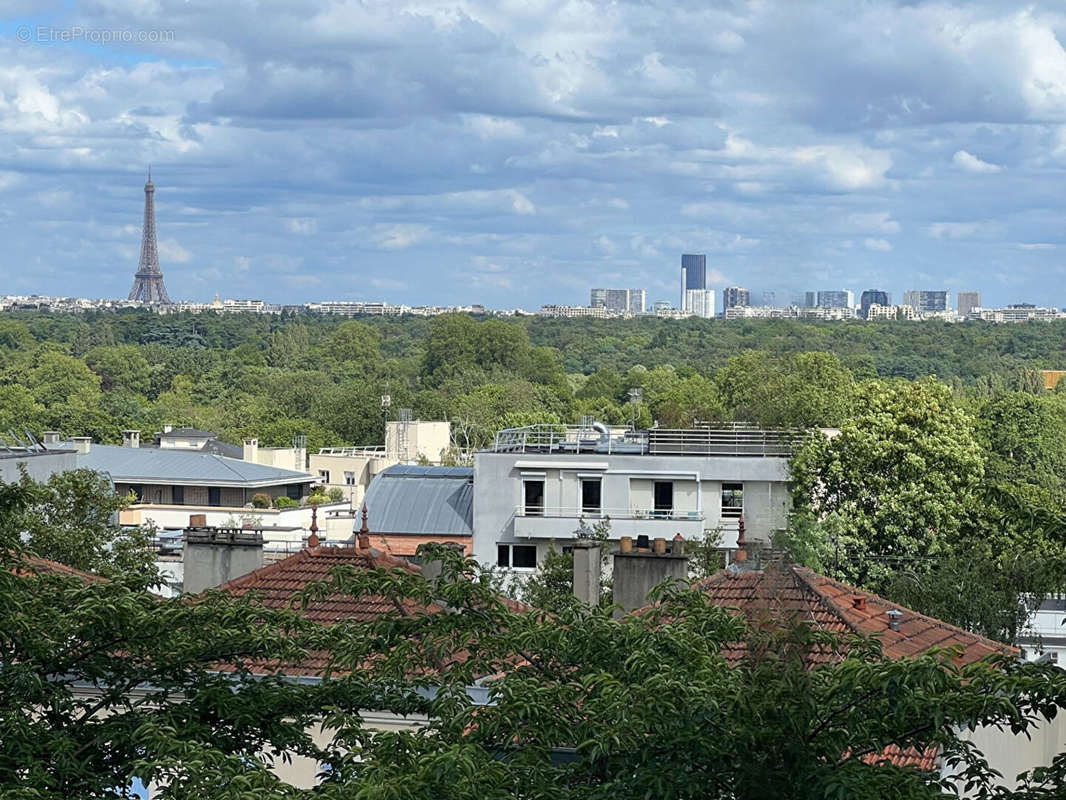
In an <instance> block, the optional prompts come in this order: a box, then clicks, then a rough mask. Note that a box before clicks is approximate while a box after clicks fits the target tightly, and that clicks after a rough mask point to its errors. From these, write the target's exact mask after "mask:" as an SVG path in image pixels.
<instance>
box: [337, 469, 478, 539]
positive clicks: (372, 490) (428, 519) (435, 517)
mask: <svg viewBox="0 0 1066 800" xmlns="http://www.w3.org/2000/svg"><path fill="white" fill-rule="evenodd" d="M473 480H474V470H473V469H471V468H470V467H420V466H412V465H407V464H397V465H396V466H392V467H389V468H388V469H386V470H383V471H382V472H379V473H378V474H377V475H376V476H375V477H374V480H372V481H371V482H370V487H369V488H368V489H367V491H366V499H365V503H366V509H367V522H368V524H369V527H370V530H372V531H373V532H374V533H375V534H378V533H414V534H435V535H445V536H472V535H473V530H474V483H473ZM356 524H357V525H358V524H359V523H358V522H357V523H356Z"/></svg>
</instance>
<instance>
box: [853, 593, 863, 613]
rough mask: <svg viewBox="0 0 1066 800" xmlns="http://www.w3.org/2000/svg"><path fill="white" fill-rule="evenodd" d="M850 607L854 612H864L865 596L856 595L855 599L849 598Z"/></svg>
mask: <svg viewBox="0 0 1066 800" xmlns="http://www.w3.org/2000/svg"><path fill="white" fill-rule="evenodd" d="M851 607H852V608H854V609H855V610H856V611H865V610H866V596H865V595H861V594H860V595H856V596H855V597H853V598H851Z"/></svg>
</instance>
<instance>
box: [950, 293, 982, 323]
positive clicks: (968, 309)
mask: <svg viewBox="0 0 1066 800" xmlns="http://www.w3.org/2000/svg"><path fill="white" fill-rule="evenodd" d="M955 307H956V310H957V311H958V312H959V316H960V317H962V318H963V319H966V317H968V316H970V314H972V313H973V311H974V309H975V308H980V307H981V293H980V292H959V293H958V294H957V295H955Z"/></svg>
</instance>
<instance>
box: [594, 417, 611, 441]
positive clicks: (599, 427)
mask: <svg viewBox="0 0 1066 800" xmlns="http://www.w3.org/2000/svg"><path fill="white" fill-rule="evenodd" d="M592 430H594V431H596V433H598V434H599V435H600V439H609V438H611V429H610V428H608V427H607V426H606V425H604V424H603V423H602V422H598V421H597V422H593V423H592Z"/></svg>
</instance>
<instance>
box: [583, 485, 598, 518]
mask: <svg viewBox="0 0 1066 800" xmlns="http://www.w3.org/2000/svg"><path fill="white" fill-rule="evenodd" d="M602 493H603V482H602V481H601V480H600V479H599V478H585V479H584V480H582V481H581V513H582V514H599V513H600V512H601V511H602V510H603V502H602V497H603V495H602Z"/></svg>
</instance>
